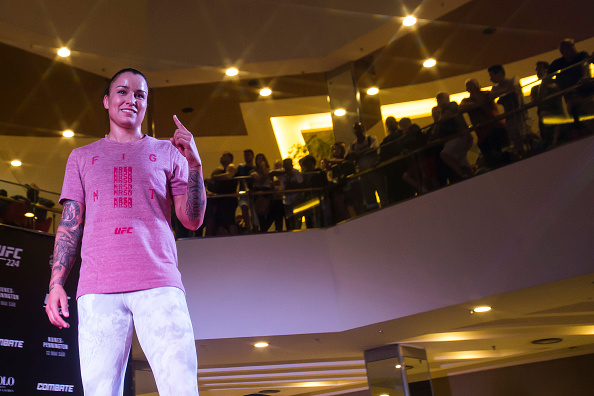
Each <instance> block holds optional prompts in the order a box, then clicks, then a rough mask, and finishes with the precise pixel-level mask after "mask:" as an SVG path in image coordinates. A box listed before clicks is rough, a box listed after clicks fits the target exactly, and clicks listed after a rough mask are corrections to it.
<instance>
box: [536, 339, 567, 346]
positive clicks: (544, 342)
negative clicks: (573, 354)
mask: <svg viewBox="0 0 594 396" xmlns="http://www.w3.org/2000/svg"><path fill="white" fill-rule="evenodd" d="M561 341H563V338H541V339H540V340H534V341H532V344H536V345H548V344H557V343H559V342H561Z"/></svg>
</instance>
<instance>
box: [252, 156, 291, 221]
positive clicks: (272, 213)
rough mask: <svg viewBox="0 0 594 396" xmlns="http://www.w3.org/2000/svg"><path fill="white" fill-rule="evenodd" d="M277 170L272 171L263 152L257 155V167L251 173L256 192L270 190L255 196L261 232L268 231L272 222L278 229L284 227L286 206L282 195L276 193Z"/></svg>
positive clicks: (255, 209) (255, 206) (253, 187)
mask: <svg viewBox="0 0 594 396" xmlns="http://www.w3.org/2000/svg"><path fill="white" fill-rule="evenodd" d="M275 173H278V172H277V171H274V170H273V171H271V170H270V165H269V164H268V160H267V159H266V156H265V155H264V154H262V153H260V154H258V155H256V168H255V169H254V170H253V171H252V172H251V173H250V177H251V178H252V179H253V185H252V190H253V191H254V192H269V193H268V194H258V195H255V196H254V211H255V212H256V215H257V217H258V224H259V226H260V227H259V228H260V231H261V232H267V231H268V229H269V228H270V226H271V225H272V223H274V224H275V228H276V230H277V231H281V230H282V228H283V216H284V208H283V201H282V195H278V194H274V193H273V192H274V180H273V177H274V175H275Z"/></svg>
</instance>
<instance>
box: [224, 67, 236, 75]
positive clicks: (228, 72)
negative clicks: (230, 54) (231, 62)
mask: <svg viewBox="0 0 594 396" xmlns="http://www.w3.org/2000/svg"><path fill="white" fill-rule="evenodd" d="M225 74H226V75H228V76H229V77H233V76H236V75H238V74H239V70H237V68H236V67H230V68H228V69H227V70H226V71H225Z"/></svg>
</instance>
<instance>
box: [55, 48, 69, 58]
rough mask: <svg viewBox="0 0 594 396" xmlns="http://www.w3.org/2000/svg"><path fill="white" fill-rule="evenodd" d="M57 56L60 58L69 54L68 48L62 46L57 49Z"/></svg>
mask: <svg viewBox="0 0 594 396" xmlns="http://www.w3.org/2000/svg"><path fill="white" fill-rule="evenodd" d="M58 56H61V57H62V58H67V57H69V56H70V50H69V49H68V48H66V47H62V48H60V49H59V50H58Z"/></svg>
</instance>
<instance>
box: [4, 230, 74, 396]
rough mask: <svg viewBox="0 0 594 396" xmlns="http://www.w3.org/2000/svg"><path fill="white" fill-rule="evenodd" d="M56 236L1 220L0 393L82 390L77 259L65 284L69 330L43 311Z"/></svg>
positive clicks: (24, 393)
mask: <svg viewBox="0 0 594 396" xmlns="http://www.w3.org/2000/svg"><path fill="white" fill-rule="evenodd" d="M53 245H54V236H53V235H47V234H42V233H39V232H35V231H30V230H22V229H19V228H15V227H10V226H4V225H0V395H4V394H13V395H36V394H47V395H59V394H68V395H81V396H82V395H83V389H82V384H81V379H80V366H79V360H78V340H77V333H78V323H77V317H78V315H77V310H76V287H77V284H78V275H79V268H80V262H79V260H80V258H79V260H78V261H77V262H76V263H75V264H74V267H73V268H72V270H71V271H70V275H69V276H68V280H67V281H66V285H65V287H64V289H65V290H66V293H67V295H68V301H69V304H68V307H69V311H70V317H69V318H67V319H66V321H67V322H68V323H69V324H70V328H68V329H58V328H57V327H55V326H53V325H52V324H51V323H50V322H49V320H48V318H47V315H46V313H45V304H46V302H47V298H48V285H49V279H50V274H51V259H52V258H51V256H52V253H53Z"/></svg>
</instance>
